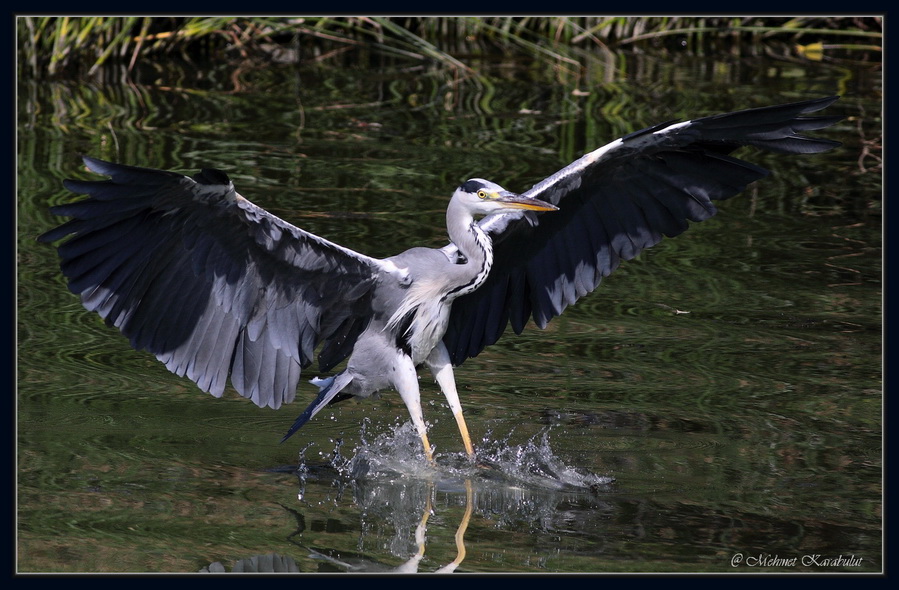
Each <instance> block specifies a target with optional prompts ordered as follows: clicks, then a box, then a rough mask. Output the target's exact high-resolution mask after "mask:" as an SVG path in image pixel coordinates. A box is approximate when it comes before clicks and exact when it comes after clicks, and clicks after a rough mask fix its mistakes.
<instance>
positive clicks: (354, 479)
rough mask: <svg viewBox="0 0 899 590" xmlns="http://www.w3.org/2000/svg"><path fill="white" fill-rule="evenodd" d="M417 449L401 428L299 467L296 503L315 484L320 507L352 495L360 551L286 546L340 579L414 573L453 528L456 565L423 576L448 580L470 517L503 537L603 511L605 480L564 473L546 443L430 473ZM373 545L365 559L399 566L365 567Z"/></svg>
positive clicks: (453, 461)
mask: <svg viewBox="0 0 899 590" xmlns="http://www.w3.org/2000/svg"><path fill="white" fill-rule="evenodd" d="M417 442H418V440H417V436H416V433H415V430H414V429H413V428H412V427H411V425H406V426H405V427H401V428H399V429H397V430H395V431H393V432H390V433H387V434H384V435H382V436H380V437H378V438H377V439H376V440H375V441H373V442H370V443H364V444H363V445H362V446H361V447H359V448H357V449H356V450H355V452H354V453H353V456H352V458H350V459H347V460H344V459H343V458H342V457H340V454H339V452H335V454H334V456H333V457H332V459H331V460H330V461H329V462H328V463H327V464H325V465H322V464H319V465H315V464H312V463H308V464H307V463H305V462H303V463H301V465H300V469H299V470H298V472H297V475H298V476H299V479H300V492H299V496H300V499H301V500H302V501H303V502H309V503H313V502H315V500H314V498H313V497H314V496H318V495H319V494H321V493H322V491H323V488H322V484H326V485H327V489H328V490H331V491H336V495H332V496H329V497H328V499H327V500H324V502H333V503H334V506H335V507H337V506H339V505H345V502H344V501H343V500H344V499H345V496H346V493H347V492H351V493H352V497H353V503H354V504H355V506H356V507H358V509H359V510H360V522H361V528H360V532H359V537H358V542H357V549H359V550H361V551H354V552H352V553H348V552H347V551H340V550H338V549H336V548H333V547H330V548H328V547H322V546H318V544H317V543H316V542H315V540H313V537H314V536H313V535H311V534H309V535H304V534H303V532H302V531H300V530H298V531H297V533H295V535H294V538H293V539H292V540H293V542H294V543H296V544H297V545H299V546H301V547H304V549H307V550H308V551H309V555H310V556H311V557H313V558H315V559H318V560H321V561H322V562H323V563H327V564H329V566H333V567H336V568H338V569H340V570H343V571H347V572H376V571H377V572H388V571H391V572H395V573H414V572H418V571H419V569H420V566H421V562H422V559H423V558H424V557H425V551H426V541H427V544H428V545H429V547H428V548H429V549H430V552H431V553H430V555H431V559H432V561H437V562H438V563H439V562H440V560H441V559H447V553H448V552H449V551H451V550H450V549H449V547H448V546H447V545H448V539H447V532H448V531H447V529H449V527H451V526H453V525H455V534H454V542H455V558H454V559H452V560H451V561H449V560H448V562H445V564H444V565H441V566H440V567H437V568H436V569H434V568H433V566H431V567H430V568H429V569H428V570H427V571H433V572H437V573H450V572H453V571H455V570H456V569H457V568H458V567H459V566H460V565H461V564H462V563H463V561H464V559H465V556H466V539H465V535H466V532H467V530H468V527H469V524H470V523H471V521H472V517H473V515H477V516H478V517H482V518H483V519H485V520H487V521H489V522H490V523H491V525H500V526H503V527H504V528H506V527H514V528H521V526H522V523H527V526H537V527H541V526H547V527H550V528H552V527H554V526H556V525H557V524H558V523H557V522H556V520H557V519H558V518H559V517H560V514H569V513H570V510H571V508H572V507H573V506H581V507H585V508H586V507H587V506H588V505H589V509H590V510H596V509H597V508H599V510H600V511H603V510H604V509H610V508H609V506H608V505H606V504H605V503H604V502H602V501H601V500H600V499H599V498H598V497H597V495H596V492H597V491H600V490H601V489H603V488H605V487H606V486H608V484H610V483H611V481H612V479H611V478H608V477H602V476H597V475H594V474H591V473H587V472H585V471H583V470H579V469H577V468H573V467H570V466H568V465H566V464H565V463H564V462H563V461H561V460H560V459H559V458H558V457H556V456H555V455H554V454H553V452H552V450H551V449H550V447H549V443H548V440H547V438H546V436H544V437H542V438H539V437H535V439H532V440H531V441H529V442H528V443H526V444H524V445H502V444H500V445H498V446H496V447H495V448H492V449H483V452H482V453H481V454H479V459H481V460H480V461H479V464H477V465H474V464H472V463H470V462H469V461H468V458H467V457H466V456H464V455H462V454H461V453H460V454H457V455H448V456H438V463H437V465H436V466H435V465H433V464H431V463H429V462H427V460H425V459H424V457H423V456H422V455H421V452H420V449H419V448H418V446H417ZM337 450H338V451H339V448H338V449H337ZM407 453H408V455H407ZM572 498H576V499H575V500H572ZM318 502H319V503H321V502H322V500H319V501H318ZM462 502H464V512H463V513H462V515H461V517H459V518H458V521H457V522H453V521H452V519H453V516H452V515H453V514H458V506H459V505H460V504H461V503H462ZM435 514H436V515H439V518H440V522H439V524H438V525H436V527H435V530H432V531H431V536H430V537H429V536H428V534H427V533H428V524H429V520H430V519H432V517H433V516H434V515H435ZM431 522H432V523H433V520H431ZM318 538H319V539H320V538H323V537H318ZM304 541H305V542H304ZM413 542H414V544H412V543H413ZM307 543H308V544H307ZM476 543H477V540H475V544H476ZM372 545H378V548H377V549H375V550H374V552H381V551H382V549H383V548H386V549H387V550H388V551H389V553H390V554H392V555H394V556H397V557H407V559H406V561H404V562H403V563H402V564H400V565H399V566H396V565H393V566H388V565H387V564H385V563H382V562H380V561H377V560H374V559H372V558H371V557H370V555H371V553H372V552H373V551H372V550H370V549H368V547H370V546H372ZM475 546H476V545H475ZM438 556H439V557H438Z"/></svg>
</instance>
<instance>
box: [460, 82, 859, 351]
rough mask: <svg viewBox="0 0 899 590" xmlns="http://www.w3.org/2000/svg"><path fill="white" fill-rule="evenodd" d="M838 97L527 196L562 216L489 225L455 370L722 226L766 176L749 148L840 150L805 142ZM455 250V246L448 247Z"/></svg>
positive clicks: (665, 132) (696, 123)
mask: <svg viewBox="0 0 899 590" xmlns="http://www.w3.org/2000/svg"><path fill="white" fill-rule="evenodd" d="M837 98H838V97H829V98H822V99H818V100H810V101H805V102H798V103H793V104H787V105H780V106H773V107H764V108H758V109H750V110H745V111H738V112H734V113H727V114H723V115H716V116H712V117H704V118H701V119H695V120H691V121H686V122H682V123H663V124H661V125H657V126H655V127H650V128H647V129H643V130H642V131H637V132H635V133H632V134H630V135H628V136H626V137H623V138H621V139H617V140H615V141H613V142H612V143H610V144H608V145H606V146H604V147H601V148H599V149H597V150H595V151H593V152H590V153H588V154H586V155H585V156H583V157H581V158H580V159H578V160H576V161H575V162H573V163H571V164H570V165H568V166H566V167H565V168H563V169H561V170H559V171H558V172H556V173H555V174H553V175H552V176H549V177H548V178H546V179H545V180H543V181H541V182H539V183H537V184H536V185H534V187H532V188H531V189H530V190H528V191H527V192H526V193H524V194H525V195H527V196H529V197H536V198H538V199H542V200H544V201H549V202H550V203H553V204H554V205H557V206H558V207H559V211H556V212H552V213H548V214H546V213H533V212H516V213H515V214H505V215H497V216H493V217H488V218H485V219H484V220H482V221H481V226H482V227H483V228H484V229H485V230H486V231H487V232H488V233H489V234H490V235H491V237H492V238H493V242H494V246H493V248H494V263H493V268H492V270H491V271H490V276H489V277H488V279H487V281H486V282H485V283H484V285H482V286H481V288H480V289H478V290H477V291H475V292H473V293H471V294H468V295H465V296H463V297H460V298H459V299H456V300H455V301H454V302H453V308H452V312H451V315H450V321H449V327H448V330H447V332H446V335H445V336H444V343H445V344H446V346H447V348H448V349H449V351H450V356H451V358H452V361H453V363H454V364H457V365H458V364H461V363H462V362H463V361H464V360H465V359H466V358H469V357H473V356H476V355H477V354H478V353H480V352H481V351H482V350H483V349H484V348H485V347H486V346H489V345H491V344H493V343H495V342H496V341H497V340H498V339H499V337H500V336H501V335H502V333H503V332H504V331H505V329H506V326H507V325H508V324H509V323H511V325H512V329H513V330H515V332H516V333H520V332H521V331H522V330H523V329H524V326H525V324H526V323H527V321H528V318H529V317H532V318H533V320H534V322H535V323H536V324H537V325H538V326H540V327H541V328H542V327H544V326H545V325H546V324H547V322H549V320H551V319H552V318H553V317H555V316H557V315H559V314H561V313H562V311H563V310H564V309H565V308H566V307H567V306H569V305H571V304H572V303H574V302H575V301H577V300H578V299H579V298H580V297H583V296H584V295H586V294H587V293H590V292H591V291H593V290H594V289H596V287H597V286H599V283H600V281H601V279H602V277H604V276H607V275H608V274H609V273H611V272H612V271H614V270H615V269H616V268H617V267H618V264H619V262H620V261H621V260H629V259H631V258H633V257H634V256H636V255H637V254H638V253H639V252H640V251H641V250H643V249H645V248H649V247H650V246H653V245H655V244H656V243H658V242H659V241H660V240H661V239H662V236H676V235H678V234H680V233H681V232H683V231H684V230H686V229H687V227H688V222H690V221H702V220H704V219H708V218H709V217H711V216H712V215H714V214H715V212H716V208H715V206H714V204H713V201H715V200H722V199H727V198H730V197H732V196H734V195H736V194H737V193H739V192H741V191H742V190H744V189H745V188H746V186H747V185H748V184H749V183H751V182H753V181H755V180H758V179H760V178H762V177H764V176H766V175H767V174H768V171H767V170H765V169H763V168H760V167H758V166H755V165H753V164H750V163H748V162H744V161H742V160H739V159H736V158H733V157H731V156H729V155H728V154H730V152H732V151H733V150H735V149H736V148H738V147H741V146H747V145H751V146H756V147H758V148H761V149H765V150H769V151H774V152H781V153H789V154H798V153H817V152H823V151H827V150H829V149H831V148H833V147H836V146H838V145H840V144H839V143H838V142H835V141H830V140H827V139H817V138H810V137H806V136H803V135H801V132H803V131H809V130H814V129H821V128H824V127H827V126H829V125H832V124H834V123H836V122H837V121H839V120H840V119H842V117H806V116H803V115H805V114H807V113H811V112H815V111H818V110H820V109H823V108H825V107H827V106H828V105H830V104H831V103H833V102H834V101H835V100H837ZM448 248H449V249H452V245H450V246H449V247H448Z"/></svg>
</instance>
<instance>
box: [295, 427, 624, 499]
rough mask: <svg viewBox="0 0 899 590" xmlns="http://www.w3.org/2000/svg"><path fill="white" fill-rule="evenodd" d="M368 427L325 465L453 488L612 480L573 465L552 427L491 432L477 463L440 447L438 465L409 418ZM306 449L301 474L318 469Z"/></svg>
mask: <svg viewBox="0 0 899 590" xmlns="http://www.w3.org/2000/svg"><path fill="white" fill-rule="evenodd" d="M367 427H368V423H367V422H366V421H364V422H363V425H362V437H361V440H360V442H359V444H358V445H357V446H356V447H355V449H353V451H352V452H351V453H349V456H344V454H343V453H342V442H341V441H339V440H338V441H335V442H334V445H335V446H334V449H333V450H332V451H331V454H330V457H329V458H328V463H327V466H324V468H325V469H328V470H331V471H332V473H333V475H336V476H337V478H340V479H345V480H349V481H360V480H381V481H390V480H395V479H397V478H403V477H408V478H412V479H422V480H428V481H436V482H438V483H439V484H441V487H443V488H452V487H453V485H452V483H453V482H454V481H455V482H461V481H463V480H466V479H474V480H483V481H485V482H491V483H493V484H500V485H506V486H512V487H520V488H524V489H536V490H545V491H562V492H577V491H591V492H597V491H601V490H602V489H604V488H605V487H607V486H609V485H610V484H611V483H612V482H614V478H613V477H609V476H607V475H598V474H595V473H592V472H590V471H588V470H585V469H582V468H579V467H575V466H572V465H569V464H568V463H567V462H566V461H565V460H564V459H562V458H561V457H559V456H558V455H557V454H556V453H555V451H553V448H552V445H551V442H550V431H551V430H552V428H551V427H550V428H547V429H545V430H543V431H541V432H540V433H538V434H536V435H534V436H533V437H532V438H531V439H529V440H528V441H526V442H525V443H523V444H517V445H516V444H510V442H509V437H507V438H505V439H493V438H492V436H488V438H487V439H485V440H484V441H482V442H481V444H480V445H479V446H478V448H477V457H476V461H475V462H474V463H472V462H471V461H469V460H468V457H467V456H466V455H465V454H464V453H449V454H439V453H438V454H437V455H436V461H437V464H436V465H434V464H431V463H429V462H428V460H427V459H426V458H425V456H424V453H423V452H422V449H421V439H420V438H419V436H418V433H417V432H416V430H415V428H414V427H413V425H412V423H411V422H406V423H404V424H401V425H398V426H396V427H395V428H393V429H391V430H388V431H386V432H382V433H380V434H378V435H376V436H374V437H372V438H369V436H368V435H367ZM510 436H511V435H510ZM307 449H308V447H307ZM307 449H304V450H303V454H302V457H303V458H302V460H301V463H300V466H299V468H298V473H299V474H301V477H302V474H310V473H313V472H314V471H315V469H316V468H315V467H313V466H312V464H309V463H307V462H306V461H305V452H306V450H307ZM321 468H322V466H320V467H319V469H321ZM334 472H336V473H334Z"/></svg>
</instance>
